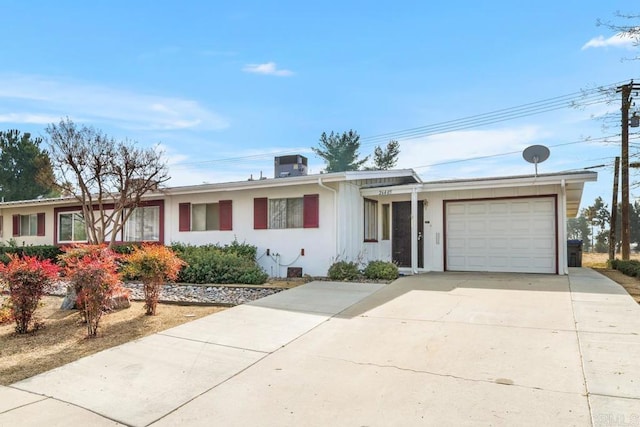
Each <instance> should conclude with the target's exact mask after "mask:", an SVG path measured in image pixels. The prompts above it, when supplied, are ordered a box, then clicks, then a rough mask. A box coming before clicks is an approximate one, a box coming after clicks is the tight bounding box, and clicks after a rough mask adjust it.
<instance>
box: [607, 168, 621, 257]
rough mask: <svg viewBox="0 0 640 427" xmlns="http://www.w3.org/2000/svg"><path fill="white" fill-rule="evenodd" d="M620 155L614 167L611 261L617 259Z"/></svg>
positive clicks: (610, 235)
mask: <svg viewBox="0 0 640 427" xmlns="http://www.w3.org/2000/svg"><path fill="white" fill-rule="evenodd" d="M619 174H620V157H616V164H615V166H614V169H613V200H612V201H611V222H610V227H609V261H613V260H614V259H616V243H618V242H617V240H616V222H617V221H618V181H620V176H619Z"/></svg>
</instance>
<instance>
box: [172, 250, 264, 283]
mask: <svg viewBox="0 0 640 427" xmlns="http://www.w3.org/2000/svg"><path fill="white" fill-rule="evenodd" d="M171 248H172V249H173V250H174V251H175V252H176V254H177V255H178V256H179V257H180V258H181V259H182V260H183V261H184V262H186V263H187V266H186V267H185V268H183V269H182V270H181V271H180V274H179V275H178V281H179V282H184V283H216V284H234V283H239V284H240V283H241V284H247V285H260V284H263V283H264V282H266V281H267V278H268V277H269V276H268V275H267V273H265V272H264V271H263V270H262V269H261V268H260V266H259V265H258V264H257V263H256V261H255V252H256V249H255V246H250V245H246V244H244V243H243V244H237V243H233V244H231V245H227V246H225V247H221V246H218V245H204V246H192V245H184V244H180V243H174V244H173V245H172V246H171Z"/></svg>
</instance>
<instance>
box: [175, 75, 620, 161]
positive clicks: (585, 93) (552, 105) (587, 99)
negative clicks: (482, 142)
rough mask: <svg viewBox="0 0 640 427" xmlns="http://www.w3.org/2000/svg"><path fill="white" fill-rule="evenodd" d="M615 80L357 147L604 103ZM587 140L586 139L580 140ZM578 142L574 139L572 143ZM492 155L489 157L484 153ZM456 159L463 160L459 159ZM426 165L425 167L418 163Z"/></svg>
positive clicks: (389, 135) (375, 137) (364, 139)
mask: <svg viewBox="0 0 640 427" xmlns="http://www.w3.org/2000/svg"><path fill="white" fill-rule="evenodd" d="M625 82H626V80H625V81H622V82H616V83H611V84H607V85H603V86H598V87H594V88H591V89H585V90H581V91H578V92H573V93H569V94H565V95H559V96H555V97H552V98H547V99H543V100H540V101H534V102H530V103H526V104H522V105H518V106H515V107H509V108H502V109H499V110H494V111H490V112H487V113H482V114H475V115H471V116H467V117H462V118H459V119H453V120H447V121H443V122H438V123H433V124H430V125H425V126H419V127H414V128H409V129H404V130H400V131H395V132H388V133H383V134H378V135H372V136H367V137H361V138H360V141H361V146H371V145H375V144H379V143H380V142H383V141H388V140H392V139H395V140H410V139H417V138H423V137H426V136H432V135H437V134H443V133H449V132H454V131H461V130H468V129H472V128H476V127H481V126H487V125H490V124H495V123H500V122H504V121H508V120H514V119H518V118H523V117H528V116H532V115H537V114H543V113H547V112H552V111H557V110H560V109H564V108H581V107H586V106H591V105H596V104H602V103H608V102H610V100H611V98H610V95H609V93H610V92H611V90H612V89H614V88H616V87H618V86H619V85H620V84H622V83H625ZM582 142H588V141H582ZM576 143H578V142H576ZM292 150H295V149H290V150H288V151H286V152H275V151H274V152H265V153H259V154H254V155H249V156H237V157H227V158H222V159H211V160H200V161H195V162H180V163H174V164H172V165H170V167H171V168H174V169H181V168H188V167H189V166H192V165H198V164H210V163H216V164H219V163H235V162H239V161H245V160H263V159H267V158H271V157H273V156H278V155H284V154H288V153H291V151H292ZM297 151H299V152H305V153H306V152H309V151H310V149H308V148H304V149H299V150H297ZM507 154H513V153H504V154H501V155H507ZM487 157H492V156H487ZM479 158H486V157H485V156H482V157H479ZM460 161H464V159H463V160H460ZM420 167H427V166H418V167H417V168H420Z"/></svg>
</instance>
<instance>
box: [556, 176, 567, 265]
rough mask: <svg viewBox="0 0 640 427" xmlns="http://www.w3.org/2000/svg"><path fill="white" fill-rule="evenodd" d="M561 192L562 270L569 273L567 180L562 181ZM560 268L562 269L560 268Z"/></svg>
mask: <svg viewBox="0 0 640 427" xmlns="http://www.w3.org/2000/svg"><path fill="white" fill-rule="evenodd" d="M560 189H561V191H560V193H561V195H562V201H561V205H562V206H561V209H562V218H563V221H562V229H561V231H560V250H561V251H562V254H563V257H562V272H563V273H564V275H567V274H569V261H568V259H567V256H568V254H567V244H566V242H567V187H566V182H565V180H564V179H563V180H562V181H561V182H560ZM558 270H560V269H558Z"/></svg>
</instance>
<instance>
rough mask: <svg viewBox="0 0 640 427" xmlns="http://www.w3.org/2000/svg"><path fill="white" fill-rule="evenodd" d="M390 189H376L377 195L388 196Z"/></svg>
mask: <svg viewBox="0 0 640 427" xmlns="http://www.w3.org/2000/svg"><path fill="white" fill-rule="evenodd" d="M391 191H392V190H380V191H378V196H388V195H389V194H391Z"/></svg>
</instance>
